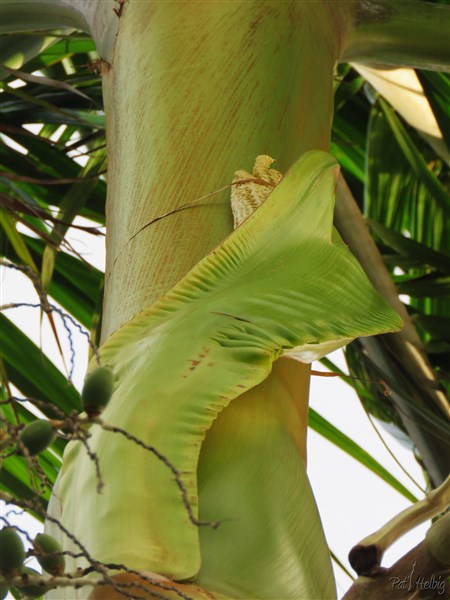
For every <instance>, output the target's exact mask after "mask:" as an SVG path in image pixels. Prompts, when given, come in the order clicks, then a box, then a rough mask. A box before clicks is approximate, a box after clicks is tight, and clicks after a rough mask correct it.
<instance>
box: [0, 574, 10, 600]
mask: <svg viewBox="0 0 450 600" xmlns="http://www.w3.org/2000/svg"><path fill="white" fill-rule="evenodd" d="M8 592H9V586H8V585H7V583H6V581H5V578H4V577H3V576H0V600H5V598H6V594H7V593H8Z"/></svg>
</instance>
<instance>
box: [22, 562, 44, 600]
mask: <svg viewBox="0 0 450 600" xmlns="http://www.w3.org/2000/svg"><path fill="white" fill-rule="evenodd" d="M20 574H21V575H25V576H28V577H35V576H36V575H37V576H38V577H40V576H41V574H40V573H38V572H37V571H35V570H34V569H31V568H30V567H22V569H21V571H20ZM25 580H26V578H25ZM17 589H18V590H19V591H20V592H21V593H22V594H24V595H25V596H29V597H30V598H38V597H39V596H42V595H43V594H44V593H45V592H46V589H45V587H44V586H42V585H37V584H33V583H23V584H20V585H18V586H17Z"/></svg>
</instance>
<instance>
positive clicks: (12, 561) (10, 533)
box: [0, 527, 25, 573]
mask: <svg viewBox="0 0 450 600" xmlns="http://www.w3.org/2000/svg"><path fill="white" fill-rule="evenodd" d="M24 560H25V548H24V545H23V542H22V540H21V539H20V537H19V534H18V533H17V531H16V530H15V529H13V528H12V527H5V528H4V529H2V530H1V531H0V571H1V572H2V573H13V572H14V571H18V570H19V569H20V567H21V566H22V564H23V561H24Z"/></svg>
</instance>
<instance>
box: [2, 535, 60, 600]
mask: <svg viewBox="0 0 450 600" xmlns="http://www.w3.org/2000/svg"><path fill="white" fill-rule="evenodd" d="M33 547H34V553H35V555H36V558H37V560H38V562H39V564H40V565H41V567H42V568H43V570H44V571H46V572H47V573H49V574H50V575H53V576H54V577H56V576H58V575H62V574H63V573H64V569H65V559H64V555H63V554H62V550H61V546H60V545H59V544H58V542H57V541H56V540H55V539H54V538H53V537H52V536H51V535H47V534H46V533H39V534H38V535H37V536H36V537H35V539H34V540H33ZM25 558H26V552H25V547H24V545H23V542H22V540H21V539H20V537H19V535H18V533H17V531H16V530H15V529H14V528H13V527H5V528H4V529H2V530H1V531H0V573H1V580H0V600H3V598H5V597H6V594H7V593H8V590H9V588H10V583H9V582H10V581H11V579H12V578H13V577H17V576H20V578H21V583H20V584H16V585H15V587H17V589H18V590H19V591H20V592H21V593H22V594H24V595H25V596H28V597H30V598H37V597H38V596H42V595H43V594H44V593H45V592H46V591H47V590H46V589H45V587H44V586H43V585H38V584H35V583H30V582H29V578H30V577H35V576H37V577H39V576H40V573H38V572H37V571H35V570H34V569H31V568H30V567H26V566H25V565H24V564H23V563H24V560H25Z"/></svg>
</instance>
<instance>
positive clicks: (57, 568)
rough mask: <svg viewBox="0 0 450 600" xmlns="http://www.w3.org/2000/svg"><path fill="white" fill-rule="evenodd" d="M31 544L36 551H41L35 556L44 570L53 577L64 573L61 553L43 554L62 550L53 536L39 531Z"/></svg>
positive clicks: (64, 562)
mask: <svg viewBox="0 0 450 600" xmlns="http://www.w3.org/2000/svg"><path fill="white" fill-rule="evenodd" d="M33 545H34V547H35V549H36V550H37V552H38V553H43V554H37V555H36V558H37V560H38V562H39V564H40V565H41V567H42V568H43V569H44V571H47V573H50V575H53V576H55V577H56V576H57V575H62V574H63V573H64V569H65V566H66V561H65V559H64V556H63V555H62V554H54V555H53V556H45V555H44V554H48V555H50V554H52V553H56V552H61V551H62V548H61V546H60V545H59V543H58V542H57V541H56V540H55V538H54V537H52V536H51V535H48V534H46V533H39V534H38V535H37V536H36V537H35V538H34V542H33Z"/></svg>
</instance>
